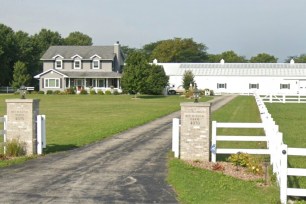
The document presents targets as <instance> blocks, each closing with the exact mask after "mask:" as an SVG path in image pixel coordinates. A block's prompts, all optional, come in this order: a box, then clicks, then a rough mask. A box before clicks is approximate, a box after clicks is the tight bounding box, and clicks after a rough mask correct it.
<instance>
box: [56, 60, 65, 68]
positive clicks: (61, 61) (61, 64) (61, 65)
mask: <svg viewBox="0 0 306 204" xmlns="http://www.w3.org/2000/svg"><path fill="white" fill-rule="evenodd" d="M58 62H60V67H58V66H57V63H58ZM54 68H55V69H63V60H61V59H56V60H55V61H54Z"/></svg>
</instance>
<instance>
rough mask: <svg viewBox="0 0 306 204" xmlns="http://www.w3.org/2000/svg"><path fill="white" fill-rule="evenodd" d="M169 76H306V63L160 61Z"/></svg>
mask: <svg viewBox="0 0 306 204" xmlns="http://www.w3.org/2000/svg"><path fill="white" fill-rule="evenodd" d="M158 65H162V66H163V67H164V70H165V72H166V75H168V76H183V75H184V72H185V71H187V70H191V71H192V73H193V74H194V75H195V76H276V77H277V76H284V77H301V76H304V77H306V63H158Z"/></svg>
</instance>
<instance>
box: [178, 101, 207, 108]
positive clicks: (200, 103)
mask: <svg viewBox="0 0 306 204" xmlns="http://www.w3.org/2000/svg"><path fill="white" fill-rule="evenodd" d="M181 106H189V107H210V106H211V103H209V102H199V103H194V102H182V103H181Z"/></svg>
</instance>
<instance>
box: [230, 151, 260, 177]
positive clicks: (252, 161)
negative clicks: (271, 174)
mask: <svg viewBox="0 0 306 204" xmlns="http://www.w3.org/2000/svg"><path fill="white" fill-rule="evenodd" d="M227 161H229V162H231V163H233V164H234V165H235V166H237V167H238V166H242V167H247V168H248V170H249V171H250V172H252V173H253V174H259V175H262V174H263V173H264V171H263V166H262V164H261V163H262V162H261V161H260V160H259V159H258V158H255V157H253V156H251V155H249V154H246V153H241V152H238V153H237V154H232V155H231V156H230V157H229V158H228V159H227Z"/></svg>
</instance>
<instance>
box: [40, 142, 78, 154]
mask: <svg viewBox="0 0 306 204" xmlns="http://www.w3.org/2000/svg"><path fill="white" fill-rule="evenodd" d="M75 148H78V146H76V145H73V144H67V145H59V144H49V145H47V147H46V149H44V153H46V154H48V153H54V152H61V151H67V150H72V149H75Z"/></svg>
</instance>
